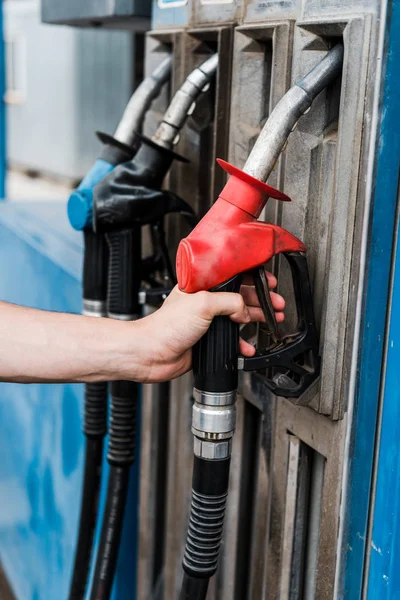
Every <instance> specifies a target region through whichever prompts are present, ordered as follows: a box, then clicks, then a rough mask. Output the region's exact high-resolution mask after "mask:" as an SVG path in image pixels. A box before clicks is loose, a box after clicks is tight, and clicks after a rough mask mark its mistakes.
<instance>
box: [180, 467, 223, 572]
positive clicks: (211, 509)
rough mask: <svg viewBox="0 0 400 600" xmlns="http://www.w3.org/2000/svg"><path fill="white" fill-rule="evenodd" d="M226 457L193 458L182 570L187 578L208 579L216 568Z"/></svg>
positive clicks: (220, 535) (219, 541)
mask: <svg viewBox="0 0 400 600" xmlns="http://www.w3.org/2000/svg"><path fill="white" fill-rule="evenodd" d="M229 468H230V458H225V459H223V460H206V459H204V458H199V457H198V456H195V457H194V464H193V481H192V502H191V506H190V517H189V528H188V533H187V538H186V547H185V554H184V557H183V568H184V571H185V573H187V575H189V576H190V577H194V578H197V579H208V578H210V577H212V576H213V575H214V573H215V572H216V570H217V566H218V557H219V550H220V545H221V539H222V534H223V526H224V517H225V505H226V499H227V496H228V485H229Z"/></svg>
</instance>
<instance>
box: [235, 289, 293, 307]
mask: <svg viewBox="0 0 400 600" xmlns="http://www.w3.org/2000/svg"><path fill="white" fill-rule="evenodd" d="M240 293H241V294H242V296H243V298H244V301H245V302H246V304H247V306H249V307H250V306H260V302H259V300H258V296H257V292H256V290H255V288H254V287H253V286H248V285H243V286H242V287H241V289H240ZM271 302H272V306H273V307H274V309H275V310H279V311H281V310H283V309H284V308H285V306H286V302H285V299H284V298H283V296H281V295H280V294H276V293H275V292H271Z"/></svg>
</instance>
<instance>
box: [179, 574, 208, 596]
mask: <svg viewBox="0 0 400 600" xmlns="http://www.w3.org/2000/svg"><path fill="white" fill-rule="evenodd" d="M209 582H210V580H209V579H195V578H194V577H191V576H190V575H188V574H187V573H184V575H183V581H182V589H181V593H180V596H179V600H204V598H206V597H207V591H208V584H209Z"/></svg>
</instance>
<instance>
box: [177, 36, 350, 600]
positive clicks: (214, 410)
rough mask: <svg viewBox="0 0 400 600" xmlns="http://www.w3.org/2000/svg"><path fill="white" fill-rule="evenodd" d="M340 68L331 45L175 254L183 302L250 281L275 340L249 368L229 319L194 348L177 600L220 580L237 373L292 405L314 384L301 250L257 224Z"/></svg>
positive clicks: (313, 340) (338, 53)
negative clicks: (289, 318) (282, 314)
mask: <svg viewBox="0 0 400 600" xmlns="http://www.w3.org/2000/svg"><path fill="white" fill-rule="evenodd" d="M342 61H343V46H342V45H341V44H337V45H336V46H334V47H333V48H332V49H331V50H330V51H329V52H328V53H327V55H326V56H325V57H324V58H323V60H322V61H320V63H318V64H317V65H316V67H315V68H314V69H312V70H311V71H310V72H309V73H308V74H307V75H306V76H305V77H304V78H303V79H302V80H301V81H300V82H298V83H297V84H295V85H294V86H293V87H292V88H291V89H290V90H289V91H288V92H287V93H286V94H285V96H284V97H283V98H282V99H281V101H280V102H279V103H278V104H277V106H276V107H275V109H274V110H273V112H272V113H271V115H270V117H269V119H268V121H267V122H266V124H265V126H264V128H263V130H262V132H261V133H260V135H259V137H258V139H257V142H256V144H255V146H254V148H253V150H252V152H251V153H250V155H249V157H248V160H247V162H246V164H245V166H244V169H243V171H241V170H240V169H237V168H236V167H234V166H232V165H230V164H228V163H226V162H224V161H218V162H219V164H220V166H221V167H222V168H223V169H224V170H225V171H226V172H227V173H228V174H229V175H230V176H231V177H230V179H229V181H228V183H227V184H226V186H225V187H224V189H223V190H222V192H221V194H220V196H219V198H218V200H217V201H216V202H215V204H214V205H213V206H212V208H211V209H210V210H209V211H208V213H207V214H206V215H205V217H204V218H203V219H202V220H201V221H200V223H199V224H198V225H197V226H196V227H195V229H194V230H193V231H192V233H191V234H190V235H189V236H188V237H187V238H185V239H184V240H182V241H181V243H180V246H179V248H178V254H177V275H178V284H179V287H180V289H181V290H182V291H184V292H188V293H191V292H197V291H200V290H210V291H231V292H238V291H239V289H240V284H241V281H242V277H243V274H244V273H248V272H250V273H252V274H253V275H254V281H255V287H256V291H257V296H258V298H259V302H260V305H261V308H262V309H263V312H264V314H265V317H266V320H267V324H268V325H269V327H270V332H271V336H270V337H271V343H270V346H269V347H268V348H266V349H263V350H262V351H257V352H256V354H255V356H253V357H251V358H245V357H240V356H239V357H238V342H239V327H238V325H237V324H235V323H233V322H232V321H230V320H229V318H227V317H217V318H215V319H214V320H213V322H212V324H211V327H210V329H209V331H208V333H207V334H206V335H205V336H204V337H203V338H202V339H201V340H200V342H199V343H198V344H196V346H195V347H194V348H193V373H194V400H195V402H194V405H193V418H192V431H193V434H194V466H193V480H192V501H191V509H190V518H189V526H188V534H187V540H186V547H185V553H184V558H183V569H184V578H183V585H182V590H181V595H180V600H204V599H205V598H206V596H207V589H208V584H209V580H210V578H211V577H212V575H214V573H215V572H216V570H217V565H218V556H219V550H220V543H221V538H222V532H223V523H224V514H225V505H226V500H227V494H228V483H229V468H230V456H231V444H232V437H233V434H234V430H235V419H236V414H235V400H236V388H237V385H238V370H239V369H243V370H267V373H268V375H267V378H266V384H267V386H268V387H269V389H271V390H272V392H273V393H274V394H276V395H277V396H283V397H298V396H299V395H300V394H301V393H302V392H304V391H305V390H306V389H307V388H308V387H309V385H310V384H311V383H312V382H313V381H314V380H315V379H316V378H317V377H318V375H319V368H320V358H319V355H318V339H317V333H316V327H315V321H314V314H313V303H312V295H311V286H310V280H309V275H308V267H307V260H306V257H305V254H304V253H305V252H306V247H305V246H304V244H303V243H302V242H301V241H300V240H299V239H297V238H296V237H294V236H293V235H292V234H290V233H289V232H288V231H286V230H284V229H283V228H281V227H278V226H276V225H272V224H270V223H262V222H260V221H258V220H257V219H258V217H259V216H260V213H261V211H262V209H263V208H264V206H265V203H266V201H267V199H268V198H269V197H271V198H275V199H277V200H283V201H285V200H286V201H288V200H290V199H289V198H288V197H287V196H286V195H285V194H283V193H282V192H280V191H278V190H276V189H274V188H272V187H270V186H269V185H267V184H265V183H263V182H264V181H265V180H266V179H267V178H268V176H269V174H270V173H271V171H272V169H273V166H274V164H275V162H276V160H277V158H278V156H279V154H280V152H281V151H282V148H283V146H284V144H285V142H286V140H287V138H288V136H289V134H290V132H291V130H292V129H293V127H294V125H295V124H296V122H297V120H298V119H299V118H300V116H301V115H302V114H304V113H305V112H306V111H307V109H308V108H309V107H310V106H311V103H312V102H313V100H314V98H315V97H316V96H317V95H318V94H319V93H320V92H321V91H322V90H323V89H324V88H325V87H326V86H327V85H328V84H329V83H330V82H332V81H333V80H334V79H335V78H336V77H337V76H338V75H339V73H340V71H341V66H342ZM277 254H282V255H283V256H284V257H285V258H286V259H287V261H288V263H289V266H290V270H291V274H292V279H293V289H294V294H295V299H296V308H297V317H298V323H297V329H296V332H295V333H292V334H290V335H286V336H282V335H281V334H280V332H279V329H278V326H277V324H276V321H275V317H274V311H273V308H272V303H271V299H270V295H269V291H268V285H267V281H266V277H265V271H264V265H265V263H267V262H268V261H269V260H270V259H271V258H272V257H273V256H276V255H277Z"/></svg>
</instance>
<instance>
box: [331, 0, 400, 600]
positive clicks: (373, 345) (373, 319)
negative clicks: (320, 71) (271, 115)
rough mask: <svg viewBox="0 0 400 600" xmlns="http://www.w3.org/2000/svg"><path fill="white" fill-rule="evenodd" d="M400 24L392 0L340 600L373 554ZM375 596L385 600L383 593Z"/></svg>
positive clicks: (397, 147)
mask: <svg viewBox="0 0 400 600" xmlns="http://www.w3.org/2000/svg"><path fill="white" fill-rule="evenodd" d="M391 10H392V11H393V12H392V13H391ZM399 26H400V5H399V3H398V2H393V3H390V2H389V15H388V20H387V24H386V40H387V44H386V52H385V62H386V69H384V77H385V79H384V82H383V83H384V87H383V89H384V93H383V103H382V106H381V121H380V131H379V137H378V140H379V144H378V153H377V164H376V173H375V192H374V196H373V215H372V223H371V230H370V242H369V256H368V261H367V272H366V288H365V299H364V303H363V316H364V318H363V322H362V329H361V334H362V337H361V352H360V371H359V379H358V388H357V391H356V406H355V415H354V419H355V420H354V425H353V440H352V442H353V444H352V461H351V463H350V481H351V487H350V493H349V499H348V502H349V523H348V536H347V543H346V547H345V548H344V552H345V561H346V566H345V583H344V589H343V591H342V594H341V596H340V598H344V597H345V598H349V599H351V600H356V599H357V598H360V595H361V591H362V579H363V569H364V559H365V553H366V552H368V551H369V549H368V548H366V534H367V526H368V515H369V508H370V506H369V503H370V489H371V478H372V468H373V458H374V445H375V435H376V426H377V409H378V399H379V389H380V383H381V370H382V359H383V343H384V336H385V320H386V307H387V306H388V300H389V280H390V267H391V257H392V251H393V243H394V231H395V215H396V205H397V191H398V189H397V188H398V176H399V153H400V137H399V136H398V135H395V134H394V133H393V132H396V131H400V110H399V99H400V79H399V77H398V64H399V60H400V44H399V41H400V40H399V37H398V30H399ZM392 493H394V488H393V489H392ZM371 593H374V592H371ZM372 597H373V598H381V596H380V595H379V594H378V595H373V596H371V598H372Z"/></svg>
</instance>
